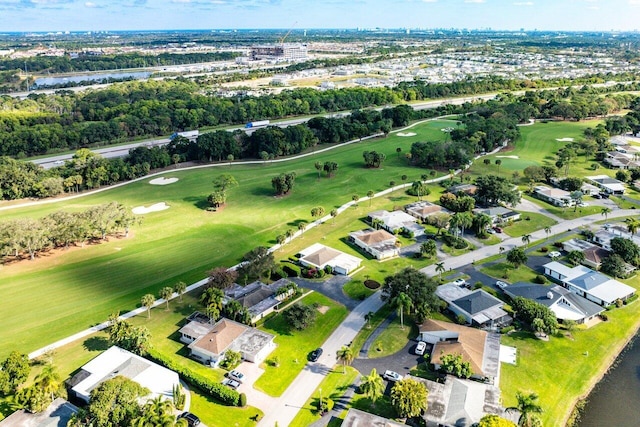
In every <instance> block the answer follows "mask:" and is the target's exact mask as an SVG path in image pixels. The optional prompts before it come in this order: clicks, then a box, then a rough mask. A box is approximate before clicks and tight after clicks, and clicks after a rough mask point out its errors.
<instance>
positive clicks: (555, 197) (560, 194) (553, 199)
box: [533, 185, 573, 206]
mask: <svg viewBox="0 0 640 427" xmlns="http://www.w3.org/2000/svg"><path fill="white" fill-rule="evenodd" d="M533 195H534V196H536V197H537V198H538V199H540V200H544V201H545V202H548V203H551V204H552V205H554V206H571V204H572V203H573V200H572V199H571V193H569V192H568V191H564V190H561V189H559V188H549V187H546V186H544V185H539V186H537V187H535V188H534V189H533Z"/></svg>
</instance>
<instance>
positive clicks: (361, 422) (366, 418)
mask: <svg viewBox="0 0 640 427" xmlns="http://www.w3.org/2000/svg"><path fill="white" fill-rule="evenodd" d="M340 425H341V426H342V427H365V426H367V427H405V426H406V424H400V423H397V422H395V421H391V420H390V419H388V418H384V417H381V416H379V415H373V414H370V413H369V412H365V411H361V410H360V409H355V408H350V409H349V411H348V412H347V415H346V416H345V417H344V421H342V424H340Z"/></svg>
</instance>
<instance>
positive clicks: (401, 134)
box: [398, 132, 417, 136]
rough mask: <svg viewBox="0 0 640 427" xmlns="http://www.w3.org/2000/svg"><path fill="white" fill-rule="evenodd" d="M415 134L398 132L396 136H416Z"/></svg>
mask: <svg viewBox="0 0 640 427" xmlns="http://www.w3.org/2000/svg"><path fill="white" fill-rule="evenodd" d="M416 135H417V134H416V133H415V132H398V136H416Z"/></svg>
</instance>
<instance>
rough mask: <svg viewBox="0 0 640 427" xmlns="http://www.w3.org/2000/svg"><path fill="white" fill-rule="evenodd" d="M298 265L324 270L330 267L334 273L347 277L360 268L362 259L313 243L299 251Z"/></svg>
mask: <svg viewBox="0 0 640 427" xmlns="http://www.w3.org/2000/svg"><path fill="white" fill-rule="evenodd" d="M299 255H300V263H301V264H302V265H304V266H305V267H312V268H318V269H324V268H325V267H326V266H330V267H331V269H332V270H333V272H334V273H336V274H342V275H345V276H346V275H348V274H349V273H351V272H352V271H354V270H356V269H357V268H358V267H360V263H361V262H362V259H360V258H358V257H355V256H353V255H349V254H345V253H344V252H340V251H339V250H337V249H333V248H330V247H328V246H325V245H322V244H320V243H314V244H313V245H311V246H309V247H308V248H306V249H304V250H302V251H300V254H299Z"/></svg>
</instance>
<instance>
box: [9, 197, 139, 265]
mask: <svg viewBox="0 0 640 427" xmlns="http://www.w3.org/2000/svg"><path fill="white" fill-rule="evenodd" d="M136 221H137V219H136V218H135V217H134V216H133V214H132V213H131V211H130V210H129V209H127V208H125V207H124V206H123V205H121V204H119V203H116V202H111V203H106V204H103V205H97V206H93V207H91V208H89V209H87V210H85V211H82V212H65V211H57V212H53V213H51V214H49V215H47V216H45V217H43V218H39V219H33V218H19V219H14V220H9V221H5V222H2V223H0V255H1V256H3V257H13V258H15V259H21V258H22V257H23V256H25V255H27V256H28V257H29V258H30V259H34V258H35V257H36V256H37V255H38V254H39V253H41V252H43V251H46V250H48V249H50V248H63V247H64V248H68V247H70V246H71V245H77V244H81V245H82V244H84V242H86V241H104V240H105V239H106V238H107V237H108V236H110V235H114V234H116V233H124V234H125V236H126V235H127V234H128V232H129V228H130V227H131V226H132V225H133V224H135V223H136Z"/></svg>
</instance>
